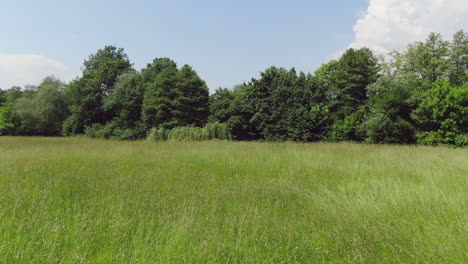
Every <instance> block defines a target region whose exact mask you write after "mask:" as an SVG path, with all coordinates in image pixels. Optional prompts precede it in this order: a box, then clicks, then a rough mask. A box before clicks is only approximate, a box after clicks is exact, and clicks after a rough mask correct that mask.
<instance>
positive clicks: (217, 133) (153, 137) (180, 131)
mask: <svg viewBox="0 0 468 264" xmlns="http://www.w3.org/2000/svg"><path fill="white" fill-rule="evenodd" d="M213 139H219V140H230V139H231V135H230V134H229V132H228V128H227V126H226V125H225V124H221V123H208V124H207V125H206V126H205V127H203V128H201V127H191V126H187V127H176V128H173V129H170V130H167V129H164V128H153V129H152V130H151V132H150V134H149V135H148V140H150V141H164V140H175V141H202V140H213Z"/></svg>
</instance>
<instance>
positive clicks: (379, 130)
mask: <svg viewBox="0 0 468 264" xmlns="http://www.w3.org/2000/svg"><path fill="white" fill-rule="evenodd" d="M362 127H363V129H364V130H365V131H366V135H367V137H366V141H367V142H369V143H403V144H408V143H414V141H415V136H414V131H415V129H414V127H413V126H412V125H411V124H410V123H409V122H408V121H406V120H404V119H403V118H400V117H397V118H396V119H395V120H392V119H390V118H389V117H388V116H387V115H385V114H382V113H374V114H373V115H372V116H371V117H370V118H369V119H368V120H367V121H366V122H364V124H363V126H362Z"/></svg>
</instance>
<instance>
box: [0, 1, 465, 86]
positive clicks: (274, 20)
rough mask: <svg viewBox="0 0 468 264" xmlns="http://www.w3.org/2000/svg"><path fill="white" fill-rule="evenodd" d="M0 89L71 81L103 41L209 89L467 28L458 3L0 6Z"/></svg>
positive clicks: (143, 63) (13, 3)
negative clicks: (173, 68)
mask: <svg viewBox="0 0 468 264" xmlns="http://www.w3.org/2000/svg"><path fill="white" fill-rule="evenodd" d="M0 7H1V8H0V88H3V89H7V88H10V87H11V86H13V85H18V86H24V85H27V84H39V83H40V81H41V80H42V79H43V78H44V77H45V76H47V75H55V76H56V77H58V78H60V79H62V80H63V81H66V82H67V81H70V80H72V79H74V78H76V77H77V76H79V75H80V72H81V67H82V64H83V61H84V60H85V59H86V58H87V57H88V56H89V55H90V54H92V53H94V52H96V51H97V50H98V49H100V48H103V47H104V46H105V45H116V46H117V47H121V48H124V49H125V52H126V53H127V54H128V56H129V58H130V59H131V61H132V62H133V64H134V67H135V68H136V69H141V68H143V67H145V66H146V64H147V63H149V62H151V61H152V60H153V59H155V58H158V57H169V58H171V59H173V60H174V61H176V62H177V64H178V65H179V66H182V65H184V64H189V65H191V66H192V67H193V68H194V69H195V70H196V71H197V72H198V74H199V75H200V76H201V77H202V78H203V79H204V80H205V81H206V82H207V84H208V87H209V88H210V91H212V92H213V91H214V90H215V89H216V88H218V87H226V88H231V87H233V86H234V85H236V84H240V83H243V82H247V81H249V80H250V79H251V78H257V77H258V76H259V74H260V72H262V71H264V70H265V69H266V68H268V67H270V66H278V67H285V68H291V67H295V68H296V69H297V70H301V71H304V72H314V71H315V70H316V69H317V68H318V67H319V66H320V65H321V64H323V63H326V62H328V61H329V60H330V59H332V58H337V57H338V56H339V55H340V54H341V53H342V52H343V51H344V50H346V49H347V48H350V47H353V48H360V47H363V46H367V47H369V48H371V49H373V50H374V51H375V52H377V53H379V54H385V53H388V52H389V51H391V50H393V49H403V48H405V47H406V45H407V44H408V43H410V42H413V41H421V40H424V39H425V38H426V36H427V35H428V34H429V33H430V32H434V31H435V32H439V33H442V34H443V35H444V37H445V38H446V39H451V36H452V35H453V34H454V33H455V32H456V31H458V30H459V29H464V30H465V31H468V1H463V0H352V1H350V0H327V1H323V0H287V1H286V0H281V1H277V0H236V1H225V0H197V1H193V0H170V1H167V0H166V1H160V0H153V1H150V0H133V1H120V0H113V1H108V0H80V1H64V0H41V1H37V0H30V1H23V0H15V1H11V0H0Z"/></svg>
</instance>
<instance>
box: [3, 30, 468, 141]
mask: <svg viewBox="0 0 468 264" xmlns="http://www.w3.org/2000/svg"><path fill="white" fill-rule="evenodd" d="M384 55H385V56H382V55H379V54H374V53H373V52H372V51H371V50H370V49H368V48H360V49H348V50H347V51H345V52H344V53H343V54H342V56H341V57H340V58H339V59H337V60H331V61H330V62H328V63H326V64H323V65H322V66H321V67H320V68H319V69H317V70H316V71H315V72H314V73H313V74H311V73H303V72H299V73H298V72H297V71H296V70H295V69H294V68H293V69H290V70H287V69H284V68H278V67H270V68H268V69H266V70H265V71H264V72H262V73H261V74H260V77H259V78H254V79H252V80H251V81H249V82H247V83H243V84H240V85H237V86H236V87H234V88H233V89H226V88H219V89H217V90H216V91H215V92H214V93H213V94H211V95H209V92H208V88H207V86H206V83H205V81H203V80H202V79H201V78H200V76H198V74H197V73H196V71H195V70H194V69H193V68H192V67H190V66H189V65H184V66H182V67H178V66H177V64H176V63H175V62H174V61H172V60H171V59H169V58H157V59H155V60H154V61H152V62H151V63H149V64H148V65H147V66H146V67H145V68H143V69H141V70H140V71H137V70H135V69H134V68H133V65H132V63H131V61H130V59H129V58H128V57H127V55H126V54H125V52H124V50H123V49H121V48H117V47H115V46H106V47H104V48H103V49H100V50H98V51H97V52H96V53H95V54H92V55H91V56H90V57H89V58H88V59H87V60H85V61H84V65H83V72H82V76H81V77H77V78H76V79H74V80H72V81H71V82H69V83H68V84H65V83H62V82H61V81H60V80H57V79H56V78H54V77H47V78H45V79H44V81H43V82H42V83H41V84H40V85H39V86H37V87H36V86H26V87H24V88H20V87H12V88H11V89H8V90H0V134H1V135H45V136H59V135H63V136H73V135H83V134H84V135H88V136H90V137H100V138H118V139H125V140H135V139H144V138H146V137H147V136H148V135H149V134H150V132H151V131H153V133H151V135H152V136H150V137H151V138H154V136H155V135H156V134H158V135H159V134H160V135H163V134H164V135H165V134H167V133H169V132H167V131H173V132H171V133H169V134H178V135H182V134H184V135H187V136H188V138H183V139H182V138H180V136H176V135H174V136H173V138H179V139H182V140H189V139H191V138H192V137H194V139H197V140H198V139H199V138H205V136H202V135H201V134H203V133H202V132H201V131H202V130H200V129H201V128H202V127H204V126H205V125H207V124H208V123H224V124H225V125H226V127H227V130H228V132H229V135H230V136H229V137H228V138H232V139H234V140H267V141H301V142H311V141H360V142H369V143H399V144H414V143H419V144H428V145H437V144H449V145H457V146H466V145H468V83H467V80H468V34H467V33H465V32H464V31H463V30H461V31H459V32H457V33H456V34H455V35H454V36H453V39H452V40H451V41H447V40H444V39H443V37H442V35H440V34H437V33H431V34H430V35H429V36H428V38H427V39H426V40H425V41H419V42H415V43H411V44H410V45H408V47H407V49H406V50H404V51H393V52H391V53H390V54H384ZM180 127H184V128H180ZM195 127H197V128H200V129H196V128H195ZM154 131H160V132H154ZM162 131H165V132H162ZM176 131H179V132H177V133H176ZM190 131H198V132H194V133H192V132H190ZM155 133H156V134H155ZM195 134H197V135H198V134H200V135H199V136H195ZM164 137H165V136H164ZM223 137H224V136H223Z"/></svg>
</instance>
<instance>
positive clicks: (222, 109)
mask: <svg viewBox="0 0 468 264" xmlns="http://www.w3.org/2000/svg"><path fill="white" fill-rule="evenodd" d="M233 100H234V92H233V91H232V90H230V89H227V88H219V89H216V91H215V92H214V93H213V94H212V95H210V98H209V102H210V117H209V121H210V122H220V123H225V122H227V121H228V119H229V118H230V116H231V114H230V111H229V107H230V106H231V104H232V101H233Z"/></svg>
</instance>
